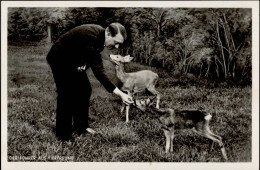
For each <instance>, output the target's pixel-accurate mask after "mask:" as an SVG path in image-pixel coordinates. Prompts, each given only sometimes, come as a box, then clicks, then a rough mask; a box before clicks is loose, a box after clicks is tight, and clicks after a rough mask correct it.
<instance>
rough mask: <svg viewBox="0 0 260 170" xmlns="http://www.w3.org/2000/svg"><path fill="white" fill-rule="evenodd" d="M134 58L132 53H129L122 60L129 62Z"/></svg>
mask: <svg viewBox="0 0 260 170" xmlns="http://www.w3.org/2000/svg"><path fill="white" fill-rule="evenodd" d="M132 59H133V57H130V55H127V56H125V57H123V59H122V60H123V61H122V62H124V63H129V62H130V61H131V60H132Z"/></svg>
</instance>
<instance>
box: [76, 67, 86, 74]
mask: <svg viewBox="0 0 260 170" xmlns="http://www.w3.org/2000/svg"><path fill="white" fill-rule="evenodd" d="M85 69H86V65H84V66H81V67H78V68H77V70H78V72H82V71H85Z"/></svg>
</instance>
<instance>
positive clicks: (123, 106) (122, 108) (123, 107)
mask: <svg viewBox="0 0 260 170" xmlns="http://www.w3.org/2000/svg"><path fill="white" fill-rule="evenodd" d="M124 110H125V104H124V102H122V107H121V110H120V112H121V113H123V111H124Z"/></svg>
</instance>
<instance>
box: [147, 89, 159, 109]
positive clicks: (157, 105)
mask: <svg viewBox="0 0 260 170" xmlns="http://www.w3.org/2000/svg"><path fill="white" fill-rule="evenodd" d="M147 90H148V91H150V92H151V93H152V94H153V95H155V96H156V108H157V109H159V104H160V99H161V96H160V93H159V92H158V91H157V90H155V87H154V85H151V86H149V87H148V88H147Z"/></svg>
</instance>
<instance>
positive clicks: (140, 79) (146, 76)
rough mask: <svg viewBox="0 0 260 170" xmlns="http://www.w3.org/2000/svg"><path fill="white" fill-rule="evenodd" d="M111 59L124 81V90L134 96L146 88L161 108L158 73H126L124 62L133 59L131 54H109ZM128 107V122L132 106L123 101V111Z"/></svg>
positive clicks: (145, 71) (143, 71) (121, 79)
mask: <svg viewBox="0 0 260 170" xmlns="http://www.w3.org/2000/svg"><path fill="white" fill-rule="evenodd" d="M109 57H110V59H111V61H112V62H113V63H115V64H116V66H115V68H116V75H117V77H118V79H119V80H120V81H121V82H122V83H123V86H122V87H121V90H122V91H125V92H127V94H128V95H129V96H133V95H134V94H136V93H140V92H144V91H145V90H147V91H149V92H151V93H152V94H153V95H155V96H156V99H157V100H156V108H158V109H159V103H160V93H159V92H158V91H157V90H156V89H155V85H156V83H157V81H158V79H159V76H158V74H157V73H154V72H153V71H151V70H141V71H137V72H131V73H126V72H125V70H124V63H129V62H131V61H132V60H133V57H130V55H127V56H124V57H123V56H121V55H113V54H110V55H109ZM125 107H126V122H128V121H129V109H130V106H129V105H128V106H125V104H124V103H123V105H122V108H121V113H122V112H123V111H124V108H125Z"/></svg>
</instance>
